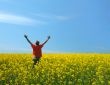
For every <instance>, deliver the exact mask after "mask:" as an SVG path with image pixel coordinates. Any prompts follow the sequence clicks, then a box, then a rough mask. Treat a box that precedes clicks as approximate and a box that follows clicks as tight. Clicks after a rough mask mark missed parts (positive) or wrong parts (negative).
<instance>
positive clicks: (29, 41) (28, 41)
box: [24, 35, 32, 45]
mask: <svg viewBox="0 0 110 85" xmlns="http://www.w3.org/2000/svg"><path fill="white" fill-rule="evenodd" d="M24 37H25V38H26V40H27V41H28V43H29V44H31V45H32V42H31V41H30V40H29V39H28V37H27V35H24Z"/></svg>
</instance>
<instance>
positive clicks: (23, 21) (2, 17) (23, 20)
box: [0, 13, 45, 25]
mask: <svg viewBox="0 0 110 85" xmlns="http://www.w3.org/2000/svg"><path fill="white" fill-rule="evenodd" d="M0 22H2V23H9V24H16V25H35V24H44V23H45V22H43V21H40V20H34V19H31V18H28V17H23V16H17V15H13V14H7V13H0Z"/></svg>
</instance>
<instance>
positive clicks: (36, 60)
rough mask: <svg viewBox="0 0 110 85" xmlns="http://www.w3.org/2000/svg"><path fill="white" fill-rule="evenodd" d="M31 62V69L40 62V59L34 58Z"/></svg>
mask: <svg viewBox="0 0 110 85" xmlns="http://www.w3.org/2000/svg"><path fill="white" fill-rule="evenodd" d="M32 60H33V62H34V63H33V67H34V65H36V64H37V63H39V61H40V57H35V58H33V59H32Z"/></svg>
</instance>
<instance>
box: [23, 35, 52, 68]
mask: <svg viewBox="0 0 110 85" xmlns="http://www.w3.org/2000/svg"><path fill="white" fill-rule="evenodd" d="M24 37H25V38H26V40H27V41H28V42H29V44H30V45H31V47H32V49H33V61H34V63H33V67H34V65H36V63H39V60H40V58H41V57H42V47H43V46H44V44H45V43H46V42H47V41H48V40H49V39H50V36H48V38H47V40H46V41H45V42H44V43H42V44H40V42H39V41H38V40H37V41H36V43H35V44H33V43H32V42H31V41H30V40H29V39H28V36H27V35H24Z"/></svg>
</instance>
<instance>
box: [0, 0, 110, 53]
mask: <svg viewBox="0 0 110 85" xmlns="http://www.w3.org/2000/svg"><path fill="white" fill-rule="evenodd" d="M109 3H110V0H16V1H15V0H0V53H3V52H5V53H7V52H17V53H18V52H19V53H20V52H21V53H22V52H29V53H30V52H31V51H32V49H31V47H30V45H29V44H28V43H27V41H26V40H25V39H24V37H23V35H24V34H27V35H28V37H29V39H30V40H31V41H32V42H33V43H35V41H36V40H39V41H40V42H41V43H42V42H44V41H45V40H46V39H47V36H48V35H50V36H51V39H50V41H49V42H48V43H47V44H46V45H45V47H44V48H43V52H49V53H53V52H55V53H56V52H58V53H65V52H66V53H110V5H109Z"/></svg>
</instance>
